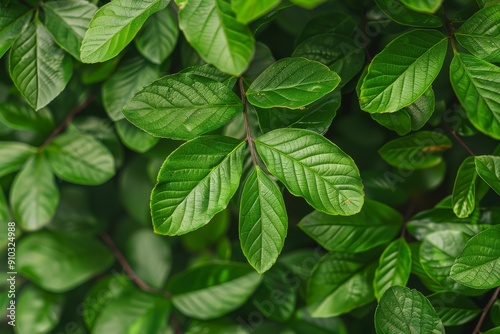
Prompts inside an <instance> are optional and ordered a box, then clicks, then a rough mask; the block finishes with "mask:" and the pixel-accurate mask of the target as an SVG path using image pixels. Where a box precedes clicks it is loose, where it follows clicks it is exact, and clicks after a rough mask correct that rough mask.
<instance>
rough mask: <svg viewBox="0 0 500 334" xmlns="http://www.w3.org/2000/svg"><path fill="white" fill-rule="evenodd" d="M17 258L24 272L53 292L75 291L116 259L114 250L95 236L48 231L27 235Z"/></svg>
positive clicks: (19, 266) (22, 272)
mask: <svg viewBox="0 0 500 334" xmlns="http://www.w3.org/2000/svg"><path fill="white" fill-rule="evenodd" d="M17 259H18V267H17V269H18V271H19V273H20V274H22V275H23V276H25V277H26V278H28V279H30V280H31V281H33V283H35V284H36V285H38V286H39V287H41V288H43V289H45V290H47V291H52V292H66V291H68V290H71V289H73V288H74V287H76V286H78V285H80V284H82V283H83V282H85V281H87V280H88V279H89V278H91V277H92V276H95V275H96V274H98V273H100V272H102V271H103V270H105V269H106V268H108V267H109V266H110V265H111V264H112V263H113V261H114V258H113V255H111V252H110V251H108V249H107V248H106V247H105V246H104V245H103V244H102V243H100V242H99V241H97V240H96V239H95V238H94V237H91V236H70V235H60V234H55V233H51V232H47V231H41V232H36V233H31V234H29V235H27V236H26V237H24V238H23V239H22V240H21V241H20V242H19V245H18V249H17ZM54 259H56V260H54Z"/></svg>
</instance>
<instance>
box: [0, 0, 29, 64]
mask: <svg viewBox="0 0 500 334" xmlns="http://www.w3.org/2000/svg"><path fill="white" fill-rule="evenodd" d="M0 8H1V10H0V58H1V57H2V56H3V55H4V54H5V52H7V50H8V49H9V48H10V47H11V45H12V43H14V41H15V40H16V38H17V36H19V34H21V33H22V32H23V31H24V29H26V26H27V25H28V22H29V21H30V19H31V15H32V11H31V10H28V9H27V8H26V7H24V6H23V5H21V4H17V3H15V2H10V3H9V4H7V5H4V4H1V5H0Z"/></svg>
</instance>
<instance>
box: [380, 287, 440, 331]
mask: <svg viewBox="0 0 500 334" xmlns="http://www.w3.org/2000/svg"><path fill="white" fill-rule="evenodd" d="M375 328H376V329H377V333H378V334H419V333H428V334H444V327H443V323H442V322H441V319H439V316H438V315H437V313H436V310H434V308H433V307H432V305H431V303H430V302H429V300H428V299H427V298H425V297H424V295H422V294H421V293H420V292H418V291H417V290H410V289H408V288H405V287H402V286H393V287H391V288H389V290H387V291H386V292H385V293H384V295H383V296H382V298H381V299H380V303H379V305H378V307H377V310H376V312H375Z"/></svg>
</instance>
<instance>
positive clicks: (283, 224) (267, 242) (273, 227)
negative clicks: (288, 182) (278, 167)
mask: <svg viewBox="0 0 500 334" xmlns="http://www.w3.org/2000/svg"><path fill="white" fill-rule="evenodd" d="M239 215H240V217H239V236H240V243H241V249H242V250H243V254H244V255H245V257H246V258H247V260H248V262H249V263H250V264H251V265H252V267H254V268H255V270H257V271H258V272H259V274H262V273H263V272H265V271H267V270H268V269H269V268H271V267H272V266H273V264H274V263H275V262H276V260H277V259H278V255H279V254H280V252H281V249H282V248H283V245H284V243H285V236H286V231H287V228H288V216H287V213H286V208H285V202H284V201H283V196H282V195H281V192H280V190H279V188H278V186H277V185H276V184H275V183H274V182H273V181H272V180H271V178H270V177H269V176H268V175H267V174H266V173H265V172H263V171H262V169H260V167H259V166H256V167H255V169H254V170H253V171H252V172H251V173H250V175H249V176H248V178H247V180H246V181H245V185H244V186H243V190H242V193H241V200H240V214H239Z"/></svg>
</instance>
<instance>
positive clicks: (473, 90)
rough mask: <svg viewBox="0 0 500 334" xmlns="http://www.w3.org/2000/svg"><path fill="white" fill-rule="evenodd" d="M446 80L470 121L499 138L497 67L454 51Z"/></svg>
mask: <svg viewBox="0 0 500 334" xmlns="http://www.w3.org/2000/svg"><path fill="white" fill-rule="evenodd" d="M450 80H451V85H452V86H453V90H454V91H455V94H457V97H458V100H459V101H460V104H461V105H462V107H463V108H464V110H465V112H466V113H467V117H468V118H469V120H470V122H471V123H472V124H473V125H474V126H475V127H476V129H478V130H479V131H481V132H483V133H485V134H487V135H489V136H491V137H493V138H495V139H500V94H499V92H500V88H498V87H500V68H499V67H498V66H495V65H493V64H490V63H488V62H485V61H484V60H481V59H479V58H476V57H474V56H471V55H468V54H464V53H458V52H456V53H455V56H454V57H453V60H452V61H451V64H450Z"/></svg>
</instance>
